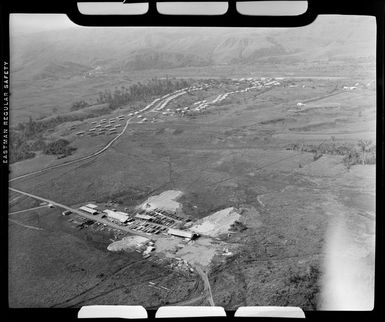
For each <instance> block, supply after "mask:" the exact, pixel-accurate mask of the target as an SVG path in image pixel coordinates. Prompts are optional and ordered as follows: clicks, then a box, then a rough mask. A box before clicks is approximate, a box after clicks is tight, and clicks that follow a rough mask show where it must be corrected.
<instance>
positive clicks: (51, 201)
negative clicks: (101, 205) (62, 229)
mask: <svg viewBox="0 0 385 322" xmlns="http://www.w3.org/2000/svg"><path fill="white" fill-rule="evenodd" d="M8 189H9V190H11V191H14V192H18V193H20V194H23V195H25V196H29V197H31V198H35V199H37V200H41V201H45V202H48V203H50V204H52V205H54V206H56V207H59V208H62V209H65V210H69V211H71V212H72V213H75V214H77V215H79V216H81V217H84V218H87V219H90V220H93V221H97V222H100V223H101V224H105V225H107V226H110V227H111V228H114V229H119V230H122V231H125V232H127V233H131V234H134V235H139V236H143V237H146V238H149V237H150V236H149V235H147V234H145V233H141V232H138V231H135V230H132V229H129V228H128V227H126V226H120V225H117V224H115V223H113V222H111V221H109V220H108V219H104V218H101V216H100V215H99V216H98V215H90V214H87V213H85V212H82V211H80V210H78V209H75V208H71V207H69V206H66V205H63V204H61V203H58V202H56V201H53V200H49V199H46V198H43V197H39V196H36V195H33V194H31V193H28V192H24V191H21V190H18V189H14V188H8ZM151 238H152V239H154V238H155V239H156V238H157V236H155V235H151Z"/></svg>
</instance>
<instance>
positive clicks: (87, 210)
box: [79, 206, 98, 215]
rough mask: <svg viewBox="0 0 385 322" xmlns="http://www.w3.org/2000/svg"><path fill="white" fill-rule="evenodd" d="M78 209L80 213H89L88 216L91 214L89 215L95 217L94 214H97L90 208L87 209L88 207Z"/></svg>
mask: <svg viewBox="0 0 385 322" xmlns="http://www.w3.org/2000/svg"><path fill="white" fill-rule="evenodd" d="M79 209H80V210H82V211H84V212H87V213H89V214H91V215H96V214H97V213H98V211H97V210H95V209H92V208H88V207H86V206H82V207H79Z"/></svg>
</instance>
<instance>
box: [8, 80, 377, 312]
mask: <svg viewBox="0 0 385 322" xmlns="http://www.w3.org/2000/svg"><path fill="white" fill-rule="evenodd" d="M351 82H352V81H349V82H347V81H346V80H341V79H310V80H309V79H296V80H294V79H293V80H291V82H289V83H288V84H286V86H277V87H273V88H271V89H269V90H267V91H255V92H253V91H250V92H247V93H245V94H242V95H234V96H230V97H229V99H228V100H225V101H223V102H222V103H221V104H220V105H219V106H216V107H213V108H210V109H207V110H206V111H205V112H203V113H198V114H196V115H191V116H186V117H183V118H180V117H178V116H176V115H174V116H172V117H171V118H163V117H162V121H161V122H157V123H153V124H151V123H147V124H145V125H143V124H132V125H130V127H129V129H128V131H127V132H126V133H125V134H124V135H123V136H122V137H121V138H120V139H119V140H118V141H117V142H116V143H115V144H114V145H113V146H112V147H111V148H110V149H109V150H108V151H106V152H105V153H104V154H101V155H100V156H98V157H97V158H94V159H91V160H88V161H85V162H82V163H79V164H76V165H73V166H72V165H71V166H68V167H64V168H61V169H56V170H52V171H49V172H47V173H42V174H39V175H36V176H33V177H30V178H26V179H22V180H19V181H16V182H14V183H12V184H11V185H12V186H14V187H15V188H19V189H21V190H25V191H28V192H31V193H35V194H37V195H41V196H44V197H46V198H51V199H53V200H56V201H58V202H62V203H65V204H68V205H74V204H78V203H82V202H84V201H86V200H95V201H101V202H102V201H106V200H109V199H113V198H117V197H119V200H120V201H121V202H122V204H124V205H127V206H134V205H138V204H140V203H141V202H143V201H144V200H146V199H147V198H148V197H149V196H152V195H155V194H159V193H161V192H163V191H165V190H169V189H175V190H180V191H182V192H183V196H182V197H181V198H180V199H179V200H178V201H179V202H180V203H181V204H182V205H183V211H184V213H185V214H186V215H188V216H190V217H191V218H192V219H199V218H202V217H205V216H208V215H210V214H212V213H214V212H216V211H219V210H222V209H224V208H228V207H236V208H243V209H245V211H244V212H243V213H242V216H241V219H240V220H241V221H242V222H244V224H245V225H246V226H247V227H248V229H246V230H244V231H242V232H234V233H231V234H230V235H227V234H224V235H221V236H219V237H218V238H219V239H220V240H221V241H222V242H224V243H227V244H228V245H229V247H230V248H233V249H234V251H233V252H234V255H233V256H230V257H224V256H221V255H220V254H217V255H215V256H214V259H213V261H212V263H211V265H209V266H210V272H209V280H210V284H211V288H212V292H213V297H214V301H215V303H216V304H217V305H221V306H224V307H225V308H226V309H233V308H236V307H237V306H239V305H294V306H296V305H298V306H301V307H303V308H305V309H314V308H316V307H317V299H318V297H319V295H320V287H321V286H320V284H319V277H320V276H321V274H322V265H321V264H322V261H323V258H324V256H325V249H324V244H325V236H326V234H327V230H328V227H329V225H330V223H331V220H332V219H333V218H336V217H341V218H344V219H346V220H348V221H349V223H350V224H349V233H351V234H352V235H354V234H356V232H357V231H359V235H360V236H364V237H362V239H364V242H362V243H361V244H359V243H357V245H359V246H357V247H358V248H357V251H356V253H355V255H356V259H358V260H359V259H362V258H364V257H365V256H366V257H365V263H366V265H367V267H368V271H369V275H370V274H371V273H373V262H372V259H373V256H374V248H373V238H374V230H373V227H374V217H373V216H372V217H370V216H369V217H368V216H363V215H362V213H366V212H369V213H373V212H374V190H375V187H374V184H375V183H374V175H373V174H374V165H365V166H361V165H357V166H353V167H352V168H351V169H350V170H348V169H346V167H345V166H344V165H343V162H342V156H334V155H323V156H322V157H321V158H319V159H317V160H315V159H314V155H313V153H309V152H301V151H289V150H287V149H286V147H287V146H288V144H289V143H296V144H301V143H322V142H323V141H325V140H326V141H331V136H335V140H337V141H338V142H345V141H349V142H357V141H358V140H359V139H361V138H370V139H372V140H373V142H375V130H374V129H373V124H375V93H374V91H373V90H370V89H365V88H359V89H357V90H355V91H343V90H342V86H343V85H345V84H346V83H348V84H350V83H351ZM291 83H292V84H293V85H296V86H295V87H290V86H289V85H290V84H291ZM225 91H226V88H217V89H211V90H210V91H209V92H207V93H205V92H202V93H199V94H196V95H195V94H194V95H195V96H193V97H185V96H182V97H180V98H178V99H176V100H175V101H173V103H172V104H173V105H170V108H172V109H174V108H177V106H182V105H184V104H189V103H191V102H192V101H194V100H195V101H196V100H201V99H202V98H206V97H215V96H216V95H218V94H221V93H224V92H225ZM298 102H305V107H306V108H307V109H306V110H304V111H302V112H300V113H295V114H293V112H291V111H290V110H291V109H293V108H295V107H296V104H297V103H298ZM336 106H337V107H338V108H336ZM347 134H349V136H348V137H346V135H347ZM81 144H82V145H83V146H84V149H80V148H79V149H78V151H79V152H76V153H75V154H74V157H76V155H77V154H78V153H85V152H86V151H88V150H86V149H87V148H88V147H89V149H94V148H95V147H96V145H92V143H91V142H90V141H86V140H84V141H83V142H81V143H80V142H79V146H80V145H81ZM81 151H83V152H81ZM33 160H34V159H32V160H29V161H23V162H20V163H19V164H18V166H20V167H21V168H23V165H24V164H27V162H32V161H33ZM352 200H356V202H352ZM52 212H53V213H52ZM28 216H30V218H29V217H28ZM39 216H40V217H41V220H40V223H42V225H48V227H50V228H48V227H47V226H44V227H43V228H44V231H34V230H31V229H30V230H28V229H25V228H22V227H20V226H17V225H16V226H15V225H14V224H11V233H12V234H11V235H12V238H13V244H12V243H11V245H12V247H14V248H13V250H14V251H12V249H11V252H10V253H11V254H13V257H12V258H11V264H13V267H18V268H17V269H16V270H15V271H14V272H12V274H13V275H11V279H10V280H11V286H12V287H11V295H12V294H13V295H12V296H13V298H14V302H13V303H15V305H16V306H19V305H27V304H29V305H32V306H38V305H43V304H44V306H46V305H48V306H49V305H54V304H57V303H64V302H65V301H66V299H68V298H71V297H74V296H76V294H78V293H79V292H83V291H85V290H86V289H90V288H92V287H93V286H94V285H95V284H97V285H98V286H97V287H96V288H95V290H94V289H93V290H91V291H90V292H86V293H84V295H81V296H80V297H76V300H70V301H68V302H65V303H66V305H79V304H85V303H88V304H90V303H93V304H107V303H109V304H111V303H114V304H120V303H126V304H127V303H128V301H129V303H132V304H135V303H139V302H140V303H141V304H145V305H146V306H149V307H154V306H156V305H158V304H159V303H160V302H161V300H160V298H167V301H169V303H172V302H173V301H175V298H176V297H178V296H179V297H180V300H181V301H182V300H183V299H186V300H188V299H189V298H193V297H194V295H195V296H196V294H197V293H196V292H197V290H198V289H199V287H201V285H197V284H196V283H198V282H197V279H194V278H193V277H182V276H180V277H178V279H175V276H174V275H173V274H174V273H171V272H170V271H167V270H165V269H164V268H162V267H161V266H156V264H151V263H150V262H141V264H135V261H137V260H138V258H137V256H135V254H122V255H120V254H110V253H106V251H105V250H103V249H100V248H98V247H96V246H95V247H94V246H93V245H94V243H95V241H92V240H91V241H90V240H89V238H99V237H91V236H99V234H93V233H91V232H90V233H88V232H84V231H82V232H81V233H74V232H73V230H71V229H70V228H68V229H67V228H64V227H66V226H67V225H68V224H67V223H66V221H65V220H64V219H62V218H61V216H60V217H59V216H58V214H57V213H54V211H52V210H51V211H48V210H47V213H44V212H43V213H42V214H40V212H39V214H35V215H33V214H30V215H26V217H25V220H26V222H29V223H30V224H32V223H35V222H32V221H33V220H35V219H33V218H35V217H39ZM48 218H49V219H48ZM53 218H56V219H53ZM45 219H47V223H46V220H45ZM47 229H52V232H51V231H48V232H47V231H46V230H47ZM41 234H46V235H45V237H44V238H41ZM79 234H80V235H81V236H79ZM100 238H102V237H100ZM27 244H28V245H27ZM75 244H78V245H79V246H78V247H74V245H75ZM47 247H48V248H49V249H47ZM58 248H59V249H63V252H65V253H66V254H67V256H65V257H64V258H66V259H65V262H63V263H62V262H60V261H59V259H58V258H57V257H55V256H54V255H53V253H54V251H55V249H58ZM42 249H44V251H45V254H46V255H45V257H44V260H42V259H41V258H40V256H41V251H42ZM361 249H365V250H366V252H360V250H361ZM19 250H23V251H19ZM27 250H28V252H29V253H30V254H34V256H29V259H28V260H29V261H33V258H39V261H38V262H37V261H36V262H34V263H31V265H32V264H34V265H37V266H35V267H36V270H31V271H32V272H35V273H36V272H39V273H36V274H37V275H34V276H35V277H32V275H30V274H29V273H27V272H25V270H24V269H23V267H22V266H21V265H18V264H19V263H21V262H22V261H23V260H26V259H25V257H26V254H27V253H28V252H27ZM23 254H24V255H23ZM362 254H364V255H362ZM57 256H58V255H57ZM60 258H63V256H60ZM61 261H63V259H61ZM78 261H79V262H80V263H81V265H80V264H74V263H77V262H78ZM107 263H109V264H108V265H107ZM67 265H70V266H71V265H75V267H78V266H79V265H80V266H81V267H83V268H84V269H85V270H86V271H87V272H88V270H89V271H90V272H89V273H88V275H87V273H84V272H83V271H81V270H80V271H79V272H78V271H76V272H75V273H71V272H68V270H65V267H66V266H67ZM128 265H133V266H130V267H136V266H135V265H138V267H141V269H140V272H139V269H138V270H131V269H127V270H124V267H128ZM152 265H154V266H152ZM107 266H108V267H107ZM147 266H148V267H147ZM91 267H92V268H91ZM119 269H122V271H119ZM106 270H107V273H105V271H106ZM114 270H118V271H119V272H120V273H111V272H113V271H114ZM102 272H103V273H104V274H106V275H107V276H109V277H108V279H107V280H105V279H104V278H98V277H97V276H98V274H101V273H102ZM108 272H110V273H108ZM31 274H32V273H31ZM138 274H139V275H138ZM28 276H29V278H30V279H29V278H28ZM56 276H59V277H56ZM153 276H159V278H160V279H162V280H164V281H165V283H166V284H167V285H171V286H172V289H173V292H171V293H170V294H167V295H165V294H163V293H162V294H158V295H157V296H158V297H156V296H155V295H153V294H155V293H156V292H155V293H153V290H147V289H146V288H145V287H144V286H143V287H142V285H144V284H143V283H145V281H148V280H150V279H151V278H153ZM39 277H40V278H41V279H42V280H43V283H38V284H36V281H37V279H38V278H39ZM70 278H71V283H68V284H67V279H70ZM20 280H21V281H22V282H20V283H18V281H20ZM198 280H199V279H198ZM176 281H178V283H185V286H183V287H180V288H179V287H178V286H177V283H176ZM12 283H13V284H12ZM114 283H115V284H114ZM166 284H165V285H166ZM26 285H33V288H32V291H27V290H28V288H27V287H26ZM48 285H50V287H51V289H50V290H49V291H47V292H46V294H45V295H44V296H45V297H40V298H39V297H36V296H35V295H36V294H39V293H44V292H45V290H46V289H47V288H48ZM52 285H54V286H52ZM127 285H130V286H127ZM178 285H179V284H178ZM21 287H24V288H25V290H24V291H23V292H22V294H23V295H22V296H20V295H18V296H16V295H15V294H20V289H21ZM58 289H60V290H62V294H63V295H60V296H59V298H58V297H57V296H53V297H52V292H53V290H58ZM191 290H194V291H191ZM12 292H13V293H12ZM50 292H51V293H50ZM100 294H101V295H100ZM99 295H100V296H99ZM50 296H51V297H50ZM20 298H22V300H20ZM53 298H54V300H53ZM63 305H64V304H63Z"/></svg>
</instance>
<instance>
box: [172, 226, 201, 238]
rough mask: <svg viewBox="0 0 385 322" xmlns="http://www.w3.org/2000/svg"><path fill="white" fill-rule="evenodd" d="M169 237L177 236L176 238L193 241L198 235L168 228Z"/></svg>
mask: <svg viewBox="0 0 385 322" xmlns="http://www.w3.org/2000/svg"><path fill="white" fill-rule="evenodd" d="M168 234H169V235H173V236H177V237H182V238H187V239H194V238H196V237H198V234H196V233H194V232H192V231H188V230H180V229H174V228H169V230H168Z"/></svg>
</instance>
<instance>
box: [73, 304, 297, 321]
mask: <svg viewBox="0 0 385 322" xmlns="http://www.w3.org/2000/svg"><path fill="white" fill-rule="evenodd" d="M178 317H226V312H225V310H224V308H223V307H220V306H162V307H160V308H159V309H158V310H157V312H156V314H155V318H178ZM234 317H277V318H305V314H304V312H303V310H302V309H301V308H299V307H294V306H287V307H285V306H244V307H239V308H238V309H237V311H236V312H235V315H234ZM78 318H79V319H81V318H124V319H147V318H148V314H147V311H146V309H145V308H144V307H143V306H140V305H133V306H130V305H90V306H83V307H82V308H81V309H80V311H79V312H78Z"/></svg>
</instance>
